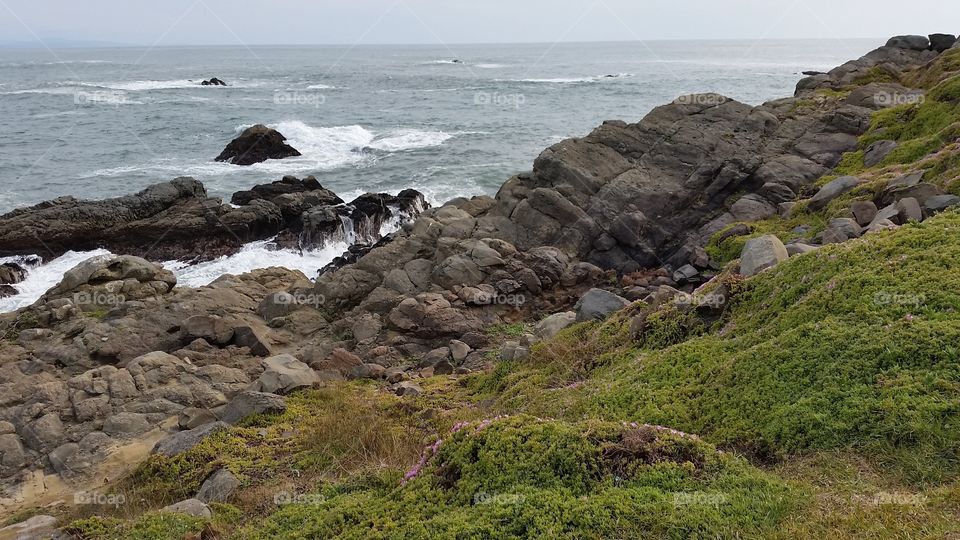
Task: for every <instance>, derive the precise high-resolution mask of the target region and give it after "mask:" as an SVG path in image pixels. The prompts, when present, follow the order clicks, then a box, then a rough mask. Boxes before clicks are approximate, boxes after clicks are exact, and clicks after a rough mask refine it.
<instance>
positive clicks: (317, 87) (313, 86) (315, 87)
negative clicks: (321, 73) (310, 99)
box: [307, 84, 337, 90]
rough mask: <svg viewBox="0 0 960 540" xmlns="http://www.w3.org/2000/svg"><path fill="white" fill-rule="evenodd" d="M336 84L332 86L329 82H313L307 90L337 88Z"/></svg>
mask: <svg viewBox="0 0 960 540" xmlns="http://www.w3.org/2000/svg"><path fill="white" fill-rule="evenodd" d="M336 89H337V87H336V86H330V85H329V84H311V85H310V86H308V87H307V90H336Z"/></svg>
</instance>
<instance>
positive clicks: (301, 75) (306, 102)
mask: <svg viewBox="0 0 960 540" xmlns="http://www.w3.org/2000/svg"><path fill="white" fill-rule="evenodd" d="M878 43H880V40H846V41H839V40H809V41H807V40H803V41H770V40H765V41H676V42H667V41H664V42H648V43H641V42H630V43H591V44H523V45H471V46H467V45H461V46H453V47H444V46H396V47H393V46H389V47H388V46H358V47H336V46H316V47H282V46H275V47H253V48H244V47H205V48H188V47H182V48H181V47H163V48H151V49H145V48H113V49H60V50H39V49H0V129H2V130H3V133H5V136H4V137H3V142H2V143H0V185H2V186H3V189H2V190H0V213H4V212H7V211H9V210H12V209H14V208H18V207H22V206H26V205H31V204H35V203H38V202H41V201H44V200H49V199H53V198H56V197H59V196H64V195H72V196H75V197H80V198H87V199H101V198H108V197H116V196H120V195H124V194H128V193H133V192H136V191H138V190H140V189H142V188H144V187H146V186H148V185H150V184H154V183H157V182H163V181H167V180H170V179H173V178H175V177H178V176H192V177H194V178H197V179H198V180H200V181H202V182H203V183H204V184H205V185H206V186H207V189H208V191H209V192H210V194H211V195H214V196H220V197H224V198H227V199H229V196H230V195H231V194H232V193H233V192H235V191H239V190H244V189H249V188H250V187H251V186H253V185H255V184H262V183H269V182H271V181H274V180H278V179H279V178H281V177H282V176H285V175H294V176H298V177H303V176H307V175H314V176H316V177H317V179H318V180H319V181H320V182H321V183H322V184H323V185H324V186H325V187H327V188H329V189H332V190H334V191H335V192H337V193H338V194H339V195H340V196H341V197H342V198H344V199H346V200H351V199H352V198H353V197H355V196H357V195H360V194H362V193H364V192H389V193H394V194H395V193H397V192H399V191H400V190H403V189H406V188H414V189H417V190H420V191H421V192H423V193H424V194H425V195H426V196H427V199H428V201H430V202H431V203H432V204H440V203H442V202H444V201H446V200H449V199H451V198H454V197H458V196H472V195H478V194H487V195H493V194H495V193H496V191H497V189H498V188H499V187H500V185H501V184H502V183H503V182H504V181H505V180H506V179H507V178H508V177H510V176H511V175H513V174H515V173H518V172H522V171H527V170H529V169H530V168H531V166H532V163H533V160H534V159H535V158H536V157H537V155H538V154H539V153H540V152H541V151H543V149H545V148H546V147H548V146H550V145H551V144H554V143H556V142H559V141H561V140H563V139H565V138H568V137H575V136H582V135H585V134H587V133H589V132H590V130H592V129H593V128H594V127H596V126H597V125H599V124H600V123H601V122H602V121H603V120H608V119H622V120H626V121H628V122H635V121H638V120H640V119H641V118H642V117H643V116H644V115H645V114H646V113H648V112H649V111H650V110H651V109H653V108H654V107H656V106H658V105H661V104H664V103H667V102H670V101H672V100H674V99H675V98H676V97H677V96H680V95H684V94H689V93H694V92H707V91H712V92H718V93H721V94H724V95H727V96H729V97H732V98H734V99H737V100H740V101H743V102H746V103H750V104H760V103H762V102H764V101H767V100H770V99H775V98H780V97H785V96H790V95H792V94H793V89H794V86H795V85H796V83H797V81H798V80H799V79H800V78H801V77H802V75H801V74H800V73H801V72H802V71H805V70H819V71H826V70H829V69H831V68H833V67H835V66H837V65H839V64H842V63H843V62H845V61H847V60H849V59H851V58H858V57H860V56H862V55H863V54H864V53H866V52H868V51H869V50H871V49H872V48H874V47H876V45H877V44H878ZM211 77H218V78H220V79H223V80H224V81H226V82H227V83H228V85H229V86H227V87H214V86H201V85H200V81H202V80H204V79H209V78H211ZM257 123H263V124H267V125H269V126H271V127H275V128H277V129H278V130H279V131H280V132H281V133H283V134H284V135H286V136H287V138H288V140H289V141H288V142H289V143H290V144H291V145H292V146H294V147H295V148H297V149H298V150H300V151H301V152H302V153H303V156H302V157H298V158H292V159H286V160H279V161H269V162H266V163H262V164H258V165H254V166H252V167H238V166H234V165H229V164H223V163H215V162H214V161H213V158H214V157H215V156H216V155H218V154H219V153H220V151H221V150H222V149H223V147H224V146H225V145H226V144H227V143H228V142H229V141H230V140H231V139H232V138H234V137H235V136H236V135H238V134H239V133H240V132H241V131H242V130H243V129H244V128H246V127H249V126H251V125H253V124H257ZM338 249H339V247H336V246H335V247H332V248H329V249H327V250H324V251H323V252H321V253H308V254H305V256H303V257H301V256H300V255H298V254H295V253H277V252H271V251H270V250H269V246H268V245H266V244H264V243H258V244H254V245H250V246H248V247H247V249H245V250H244V252H243V253H240V254H238V255H236V256H235V257H232V258H229V259H224V260H220V261H213V262H211V263H207V264H205V265H200V266H197V267H189V268H184V267H182V266H181V265H177V264H175V263H172V262H171V263H169V266H170V267H171V268H172V269H174V270H175V271H176V272H177V273H178V276H179V277H180V280H181V283H182V284H185V285H203V284H206V283H209V282H210V281H212V280H213V279H216V277H218V276H219V275H222V274H224V273H238V272H243V271H247V270H251V269H253V268H258V267H262V266H274V265H278V264H279V265H283V266H288V267H291V268H297V269H300V270H303V271H305V272H306V273H307V274H308V275H312V274H315V272H316V269H318V268H320V267H322V266H324V265H325V264H326V262H329V260H331V259H332V258H333V257H334V256H335V255H337V254H338V253H336V252H337V250H338ZM90 255H92V254H83V253H71V254H68V255H65V256H64V257H63V258H61V260H58V261H48V265H47V266H46V267H44V268H43V269H42V270H36V271H33V272H31V274H30V276H29V277H28V280H27V282H25V283H24V284H21V285H19V286H18V288H19V291H20V294H18V295H17V296H14V297H11V298H8V299H0V311H9V310H11V309H15V308H17V307H19V306H22V305H26V304H27V303H29V302H32V301H34V300H35V299H36V298H37V297H38V296H39V294H41V293H42V292H43V291H44V290H46V287H49V286H52V285H54V284H55V283H56V281H57V279H58V276H59V275H62V272H63V271H65V270H66V269H69V268H70V267H71V266H73V265H75V264H76V263H77V262H78V261H80V260H83V259H84V258H85V257H87V256H90ZM0 262H2V261H0Z"/></svg>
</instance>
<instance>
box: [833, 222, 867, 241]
mask: <svg viewBox="0 0 960 540" xmlns="http://www.w3.org/2000/svg"><path fill="white" fill-rule="evenodd" d="M828 227H829V228H831V229H837V230H839V231H842V232H843V233H844V234H845V235H846V236H847V238H859V237H860V233H861V231H862V230H863V226H862V225H860V224H859V223H857V221H856V220H855V219H851V218H834V219H831V220H830V222H829V224H828Z"/></svg>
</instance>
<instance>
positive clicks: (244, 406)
mask: <svg viewBox="0 0 960 540" xmlns="http://www.w3.org/2000/svg"><path fill="white" fill-rule="evenodd" d="M285 410H287V402H286V400H285V399H284V398H283V397H281V396H278V395H276V394H267V393H264V392H251V391H247V392H241V393H239V394H237V395H236V396H234V398H233V399H232V400H230V403H229V404H228V405H227V407H226V409H224V411H223V421H224V422H226V423H227V424H236V423H237V422H239V421H241V420H243V419H244V418H247V417H249V416H253V415H256V414H275V413H282V412H283V411H285Z"/></svg>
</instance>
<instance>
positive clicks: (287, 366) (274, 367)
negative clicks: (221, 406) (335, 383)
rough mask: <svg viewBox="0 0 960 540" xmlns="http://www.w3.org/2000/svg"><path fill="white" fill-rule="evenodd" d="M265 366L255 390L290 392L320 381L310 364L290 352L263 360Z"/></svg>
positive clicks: (254, 384)
mask: <svg viewBox="0 0 960 540" xmlns="http://www.w3.org/2000/svg"><path fill="white" fill-rule="evenodd" d="M263 368H264V371H263V374H261V375H260V378H259V379H257V380H256V381H255V382H254V383H253V386H251V389H252V390H253V391H256V392H265V393H268V394H289V393H291V392H294V391H296V390H300V389H303V388H310V387H311V386H313V385H315V384H317V383H319V382H320V377H319V376H318V375H317V373H316V372H315V371H313V369H312V368H310V366H308V365H307V364H304V363H303V362H301V361H300V360H297V359H296V358H295V357H293V356H291V355H289V354H281V355H278V356H274V357H272V358H267V359H266V360H264V361H263ZM228 409H229V407H228Z"/></svg>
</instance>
